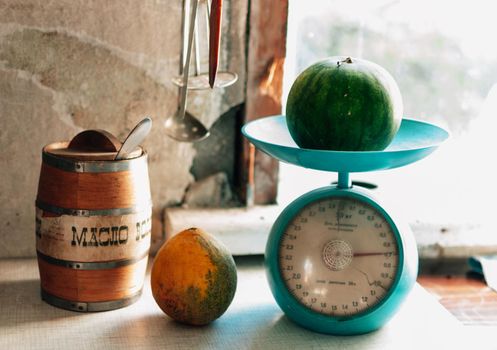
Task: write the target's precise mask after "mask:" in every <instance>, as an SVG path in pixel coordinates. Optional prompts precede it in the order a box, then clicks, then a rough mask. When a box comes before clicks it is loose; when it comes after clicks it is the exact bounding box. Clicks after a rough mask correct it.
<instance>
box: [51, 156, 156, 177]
mask: <svg viewBox="0 0 497 350" xmlns="http://www.w3.org/2000/svg"><path fill="white" fill-rule="evenodd" d="M42 159H43V163H45V164H47V165H50V166H52V167H54V168H57V169H60V170H64V171H70V172H74V173H113V172H118V171H128V170H133V169H135V168H137V167H138V168H139V167H146V166H147V153H146V152H145V151H143V154H142V155H141V156H140V157H137V158H133V159H126V160H119V161H108V160H107V161H105V160H92V161H74V160H71V159H69V158H63V157H58V156H56V155H54V154H50V153H48V152H43V154H42Z"/></svg>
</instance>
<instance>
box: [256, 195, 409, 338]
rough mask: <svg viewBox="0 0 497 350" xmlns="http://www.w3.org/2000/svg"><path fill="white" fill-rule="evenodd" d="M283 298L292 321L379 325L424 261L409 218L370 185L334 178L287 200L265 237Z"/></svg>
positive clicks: (324, 326) (350, 328) (362, 327)
mask: <svg viewBox="0 0 497 350" xmlns="http://www.w3.org/2000/svg"><path fill="white" fill-rule="evenodd" d="M265 258H266V259H265V260H266V269H267V277H268V281H269V285H270V287H271V291H272V293H273V295H274V297H275V299H276V301H277V302H278V305H279V306H280V307H281V309H282V310H283V311H284V312H285V314H286V315H287V316H288V317H289V318H290V319H292V320H293V321H294V322H296V323H298V324H300V325H302V326H304V327H306V328H309V329H312V330H315V331H318V332H323V333H330V334H338V335H340V334H347V335H349V334H361V333H367V332H370V331H372V330H375V329H378V328H379V327H381V326H382V325H384V324H385V323H386V322H387V321H388V320H389V319H390V318H391V317H392V316H393V315H394V314H395V313H396V311H397V310H398V308H399V307H400V305H401V304H402V302H403V301H404V299H405V297H406V296H407V295H408V293H409V291H410V290H411V288H412V287H413V285H414V283H415V281H416V276H417V268H418V256H417V249H416V242H415V241H414V238H413V237H412V233H411V231H410V229H409V226H407V225H405V224H404V223H402V222H401V221H399V220H394V219H393V217H392V213H391V211H388V212H387V211H386V210H385V209H384V207H383V206H381V205H380V204H379V202H378V201H377V200H376V199H374V198H373V197H372V196H371V195H370V194H369V192H368V191H366V190H363V189H359V188H355V187H351V188H341V187H337V186H328V187H323V188H320V189H316V190H314V191H311V192H308V193H306V194H304V195H303V196H301V197H300V198H297V199H296V200H295V201H293V202H292V203H291V204H290V205H288V206H287V207H286V208H285V209H284V210H283V212H282V213H281V214H280V215H279V217H278V218H277V220H276V221H275V223H274V225H273V227H272V229H271V233H270V235H269V237H268V242H267V245H266V255H265Z"/></svg>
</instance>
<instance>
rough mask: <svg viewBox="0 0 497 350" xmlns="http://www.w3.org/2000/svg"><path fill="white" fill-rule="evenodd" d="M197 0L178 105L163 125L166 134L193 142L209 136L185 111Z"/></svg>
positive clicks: (178, 139)
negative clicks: (176, 109)
mask: <svg viewBox="0 0 497 350" xmlns="http://www.w3.org/2000/svg"><path fill="white" fill-rule="evenodd" d="M198 2H199V0H194V5H193V11H192V19H191V21H190V28H189V33H188V50H187V53H186V61H185V68H184V69H183V85H182V86H181V87H180V105H179V108H178V111H177V112H176V113H175V114H174V116H172V117H169V118H168V119H167V120H166V121H165V123H164V127H165V129H166V134H167V135H168V136H169V137H171V138H173V139H175V140H177V141H181V142H195V141H200V140H203V139H205V138H206V137H207V136H209V130H207V128H206V127H205V126H204V125H203V124H202V123H201V122H200V121H199V120H198V119H197V118H195V117H194V116H193V115H191V114H190V113H188V112H187V111H186V95H187V92H188V75H189V70H190V58H191V54H192V44H193V35H194V30H195V22H196V17H197V8H198Z"/></svg>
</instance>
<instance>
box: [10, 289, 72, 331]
mask: <svg viewBox="0 0 497 350" xmlns="http://www.w3.org/2000/svg"><path fill="white" fill-rule="evenodd" d="M0 301H1V309H0V328H3V327H9V326H17V325H21V324H24V323H30V322H41V321H49V320H55V319H59V318H66V317H72V316H75V315H78V314H79V313H76V312H71V311H67V310H62V309H59V308H56V307H54V306H52V305H49V304H47V303H46V302H44V301H43V300H42V299H41V296H40V280H39V279H30V280H17V281H4V282H0Z"/></svg>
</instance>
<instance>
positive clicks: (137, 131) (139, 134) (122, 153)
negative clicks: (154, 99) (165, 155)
mask: <svg viewBox="0 0 497 350" xmlns="http://www.w3.org/2000/svg"><path fill="white" fill-rule="evenodd" d="M151 128H152V119H150V118H149V117H146V118H145V119H143V120H142V121H141V122H139V123H138V124H136V126H135V127H134V128H133V130H131V132H130V133H129V134H128V137H126V140H124V142H123V144H122V145H121V148H120V149H119V151H118V152H117V155H116V158H114V160H121V159H126V158H127V157H128V155H129V154H130V153H131V152H133V151H134V150H135V149H136V147H138V146H139V145H140V143H142V142H143V140H145V137H147V135H148V133H149V132H150V129H151Z"/></svg>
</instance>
